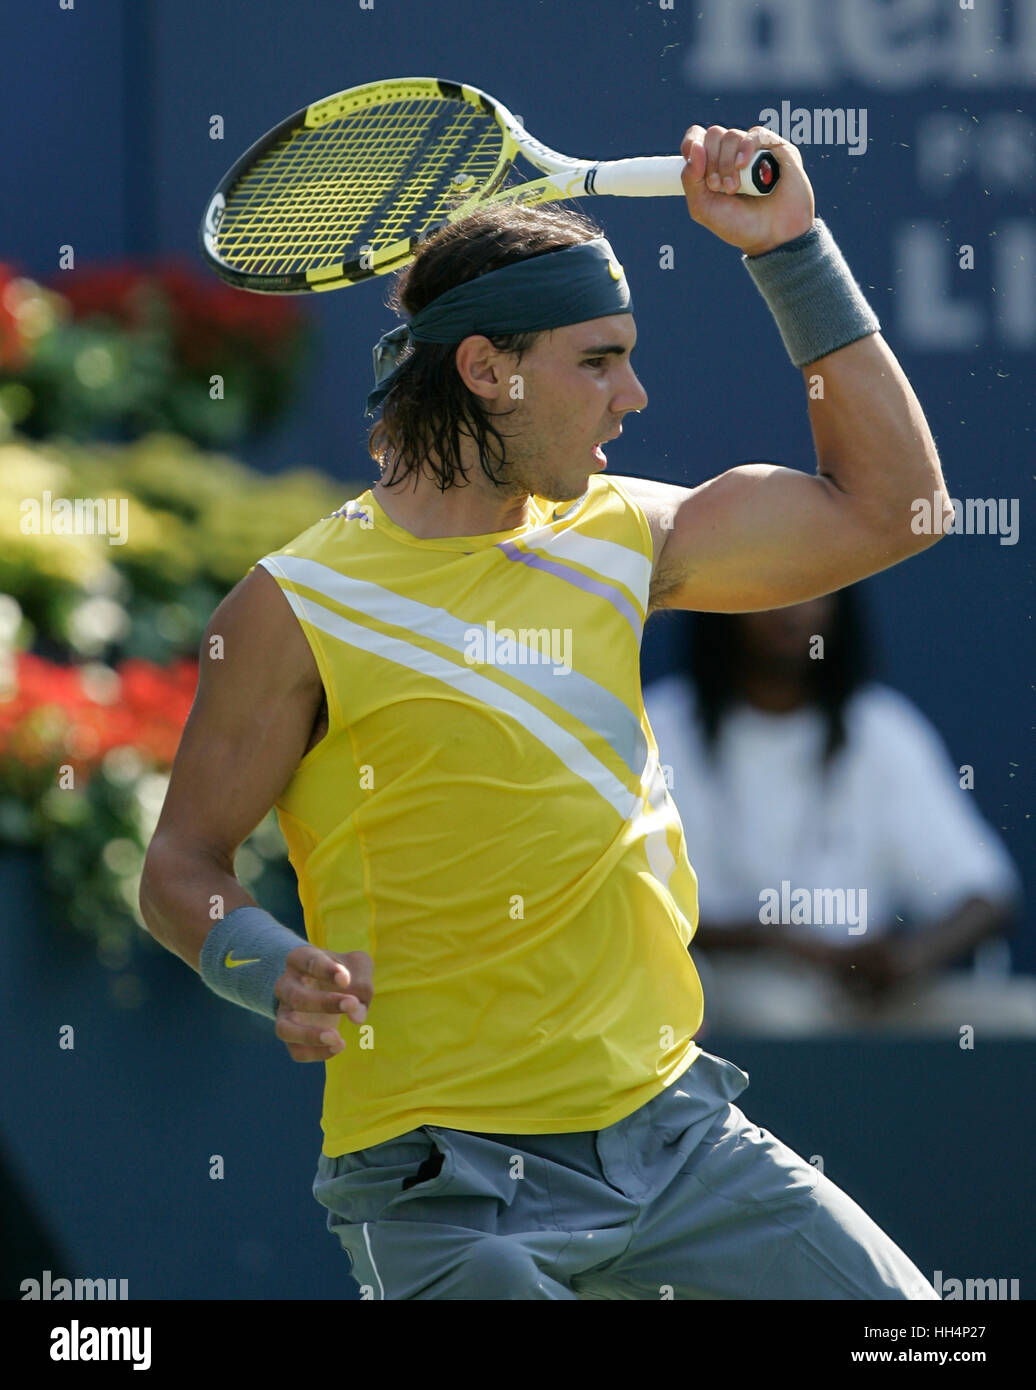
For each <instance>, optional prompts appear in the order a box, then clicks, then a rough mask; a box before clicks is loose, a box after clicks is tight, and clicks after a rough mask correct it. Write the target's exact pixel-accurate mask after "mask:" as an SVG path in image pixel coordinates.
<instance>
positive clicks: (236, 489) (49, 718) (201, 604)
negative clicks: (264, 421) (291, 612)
mask: <svg viewBox="0 0 1036 1390" xmlns="http://www.w3.org/2000/svg"><path fill="white" fill-rule="evenodd" d="M366 485H367V484H366V483H363V482H361V483H350V482H348V481H345V482H339V481H336V480H335V479H333V478H330V477H328V476H326V475H324V474H321V473H318V472H316V471H312V470H296V471H294V472H289V473H283V474H279V475H277V476H274V477H267V476H265V475H262V474H259V473H256V472H254V471H253V470H251V469H249V468H247V467H246V466H245V465H243V464H242V463H240V462H238V461H237V460H235V459H233V458H231V457H228V456H226V455H223V454H220V453H213V452H210V451H207V450H205V449H202V448H199V447H198V446H197V445H195V444H193V443H191V442H189V441H187V440H186V439H184V438H182V437H180V436H177V435H173V434H169V433H162V434H152V435H149V436H146V437H144V438H142V439H139V440H136V441H135V442H130V443H124V444H115V443H82V442H75V441H72V440H70V439H67V438H66V439H60V440H54V439H51V440H46V441H33V440H28V439H25V438H23V437H20V436H17V435H14V436H11V437H9V438H8V440H7V442H6V443H0V846H3V845H4V844H7V845H16V846H28V847H34V848H35V849H37V850H38V851H39V853H40V854H41V856H42V868H43V876H44V881H45V883H46V886H47V890H48V892H49V894H51V895H52V898H53V908H54V914H53V915H54V917H55V919H56V920H60V921H61V922H65V923H67V924H68V925H69V926H70V927H71V928H74V929H75V930H76V931H78V932H80V933H84V934H86V936H87V937H89V938H90V939H92V940H93V941H94V943H95V945H96V949H97V954H98V957H99V959H100V960H101V961H102V962H103V963H104V964H105V965H106V966H107V967H109V969H110V970H111V971H112V976H111V980H112V994H113V998H114V999H115V1000H116V1001H117V1002H120V1003H123V1004H129V1005H132V1004H136V1003H140V1002H142V1001H143V995H142V993H141V985H140V981H139V980H137V979H136V978H135V977H134V975H133V964H134V957H135V953H136V952H137V951H144V952H148V951H151V952H156V951H158V950H159V949H160V948H158V947H157V946H155V945H154V943H153V942H152V941H151V939H150V937H149V936H148V935H147V934H146V932H143V931H141V930H140V928H141V927H142V926H143V925H144V924H143V921H142V919H141V917H140V911H139V907H138V904H137V894H138V890H139V882H140V872H141V868H142V865H143V859H144V853H145V849H146V847H147V844H148V842H149V840H150V838H151V835H152V834H153V831H154V827H155V824H156V822H157V819H158V815H159V812H160V810H161V806H162V802H163V799H164V796H165V790H166V786H167V784H168V777H169V769H170V767H171V764H172V761H173V758H174V755H175V752H176V748H177V745H178V743H179V739H180V735H181V733H182V730H183V725H184V722H185V720H186V718H187V715H188V713H189V710H190V707H191V703H192V701H193V699H194V693H195V689H196V684H197V673H198V652H199V644H200V641H201V638H202V635H203V633H204V629H205V626H206V624H207V623H208V620H209V618H210V617H211V615H212V612H213V610H214V608H215V607H216V606H217V604H218V603H219V601H220V600H221V598H222V597H223V596H224V595H225V594H226V593H227V592H228V591H229V590H230V589H231V588H232V587H233V586H234V585H235V584H236V583H237V582H238V580H239V579H241V578H242V577H243V576H244V574H245V573H247V571H248V569H249V568H250V567H251V566H252V565H253V564H254V563H255V562H256V560H258V559H259V558H260V557H261V556H262V555H264V554H266V553H267V552H269V551H271V550H275V549H277V548H278V547H280V546H281V545H283V544H284V543H285V542H286V541H288V540H290V539H291V538H292V537H293V536H295V535H297V534H298V533H299V532H301V531H303V530H305V529H306V528H307V527H308V526H311V525H312V524H313V523H314V522H315V521H317V520H318V519H319V518H320V517H322V516H326V515H328V514H329V513H330V512H332V511H334V510H335V509H336V508H337V507H339V506H340V505H341V503H342V502H343V501H344V500H345V499H346V498H348V497H351V496H355V495H356V493H357V492H359V491H362V490H363V488H364V487H365V486H366ZM47 492H49V493H50V494H51V497H52V498H58V499H60V498H68V499H77V498H78V499H94V498H104V499H107V500H108V502H109V504H110V503H111V501H112V499H114V501H115V502H116V503H118V504H119V505H120V506H121V505H122V504H124V515H125V520H126V529H125V543H124V544H111V543H110V539H111V538H110V537H109V536H107V535H104V534H100V535H97V534H68V535H66V534H46V531H45V529H44V530H43V531H41V532H40V533H37V531H38V530H39V528H34V527H33V526H31V525H26V523H25V518H26V516H27V515H28V513H27V510H26V508H27V503H28V502H34V503H37V504H38V503H39V502H40V499H41V498H43V497H44V495H45V494H46V493H47ZM235 870H236V873H237V875H238V877H239V879H240V881H241V882H242V883H243V884H244V885H245V886H246V887H247V888H248V889H249V891H250V892H251V893H252V894H253V896H255V897H256V898H257V900H258V901H260V902H262V904H263V906H264V907H266V908H267V909H268V910H269V911H271V912H273V913H274V914H275V915H282V920H288V921H291V920H292V917H293V916H294V918H295V920H296V921H297V922H298V923H299V924H301V917H300V915H299V908H298V898H297V888H296V884H295V876H294V873H293V871H292V870H291V867H290V865H289V863H288V861H287V851H286V846H285V844H284V840H283V837H282V836H281V833H280V828H279V826H278V824H277V820H276V815H275V813H274V812H273V811H272V810H271V811H270V813H269V814H268V815H267V817H266V818H265V819H264V821H263V822H262V824H261V825H260V826H258V827H257V829H256V830H255V831H254V832H253V834H252V835H251V836H250V837H249V838H248V839H247V840H246V841H245V843H244V844H243V845H242V847H241V849H240V850H239V851H238V855H237V860H236V864H235Z"/></svg>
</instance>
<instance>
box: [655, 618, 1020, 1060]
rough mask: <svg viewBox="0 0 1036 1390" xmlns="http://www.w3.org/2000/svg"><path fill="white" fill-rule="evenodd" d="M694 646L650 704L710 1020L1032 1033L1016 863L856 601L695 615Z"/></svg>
mask: <svg viewBox="0 0 1036 1390" xmlns="http://www.w3.org/2000/svg"><path fill="white" fill-rule="evenodd" d="M818 639H822V643H821V642H820V641H818ZM821 652H822V655H821ZM689 657H690V662H689V671H688V673H687V674H686V675H685V674H683V673H679V674H676V675H671V676H667V677H665V678H664V679H662V680H660V681H657V682H655V683H654V684H653V685H651V686H650V687H649V688H648V689H647V690H646V691H645V694H644V701H645V706H646V709H647V712H648V718H649V720H650V722H651V727H652V729H653V730H654V733H655V737H656V739H657V741H658V745H659V759H660V762H661V763H662V765H663V769H671V774H670V772H669V771H668V770H667V771H666V780H667V783H668V784H669V785H670V790H671V796H672V798H673V800H674V801H675V803H676V805H677V808H678V810H679V812H680V816H681V819H682V821H683V825H684V831H685V835H686V839H687V849H688V855H689V858H690V861H691V863H692V865H693V866H694V869H695V871H696V873H697V875H698V880H699V894H700V925H699V929H698V932H697V934H696V936H695V939H694V942H693V944H692V947H691V952H692V955H693V957H694V960H695V964H696V965H697V966H698V968H699V970H700V972H701V975H702V980H703V984H704V987H705V1027H706V1028H707V1029H708V1030H709V1031H730V1032H742V1033H756V1034H768V1035H771V1036H792V1035H796V1034H809V1033H817V1032H843V1031H855V1030H858V1029H873V1028H887V1029H890V1030H911V1031H915V1030H916V1031H926V1032H932V1031H935V1032H946V1031H952V1032H953V1033H954V1035H956V1034H957V1030H958V1029H959V1028H960V1027H961V1026H962V1025H965V1024H970V1025H972V1026H973V1027H974V1028H975V1029H976V1031H978V1032H985V1033H987V1034H988V1033H993V1032H996V1033H1001V1034H1003V1033H1010V1034H1028V1035H1033V1034H1036V980H1033V979H1030V978H1028V977H1025V976H1017V977H1012V976H1010V974H1009V969H1010V966H1009V959H1010V957H1009V951H1008V948H1007V945H1006V942H1005V941H1004V940H1003V933H1004V932H1005V930H1006V928H1007V926H1008V925H1009V924H1010V922H1011V920H1012V918H1013V917H1014V915H1015V913H1016V911H1017V909H1018V907H1019V905H1020V893H1021V885H1020V880H1019V876H1018V874H1017V871H1016V869H1015V867H1014V864H1013V863H1012V861H1011V859H1010V857H1009V855H1008V853H1007V851H1006V849H1005V847H1004V845H1003V844H1002V842H1001V840H1000V838H999V836H998V835H997V833H996V832H995V830H994V829H993V828H992V827H991V826H990V825H989V824H988V823H987V822H986V821H985V820H984V819H983V817H982V815H981V814H980V812H979V811H978V809H977V807H976V805H975V801H974V792H973V791H971V790H966V789H965V784H966V782H967V774H966V773H964V774H963V775H959V774H958V770H957V768H956V767H955V766H954V765H953V764H952V763H951V761H950V757H949V754H948V752H947V749H946V747H945V745H944V744H943V742H942V740H941V738H940V736H939V735H938V733H937V732H936V730H935V729H934V728H933V727H932V725H931V724H930V723H929V722H928V720H927V719H925V717H924V716H923V715H922V714H921V713H920V711H919V710H918V709H917V708H916V707H915V706H914V705H913V704H912V703H911V702H910V701H909V700H907V699H906V698H905V696H903V695H901V694H899V693H898V692H896V691H894V690H892V689H890V688H889V687H888V686H885V685H881V684H878V683H876V682H873V681H871V680H869V679H868V675H867V666H868V653H867V644H866V638H865V634H864V632H863V630H862V624H861V619H860V613H859V609H858V599H857V597H856V595H855V594H854V593H853V592H852V591H851V590H842V591H841V592H840V593H838V594H833V595H829V596H828V597H826V598H822V599H816V600H813V601H811V602H809V603H803V604H798V605H795V606H793V607H790V608H782V609H777V610H774V611H772V612H764V613H746V614H738V615H725V614H698V615H696V619H695V629H694V638H693V640H692V643H691V646H690V651H689ZM824 890H828V891H824ZM998 937H999V938H1000V939H999V940H996V939H995V938H998ZM976 948H977V949H976ZM962 963H970V964H971V968H970V969H969V970H960V969H957V970H954V969H951V968H950V967H952V966H954V965H958V966H959V965H961V964H962Z"/></svg>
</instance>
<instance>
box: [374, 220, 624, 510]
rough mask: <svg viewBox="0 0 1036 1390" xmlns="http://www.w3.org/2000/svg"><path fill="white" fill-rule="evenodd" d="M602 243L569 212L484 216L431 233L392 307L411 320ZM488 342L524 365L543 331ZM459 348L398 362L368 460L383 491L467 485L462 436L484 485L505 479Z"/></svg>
mask: <svg viewBox="0 0 1036 1390" xmlns="http://www.w3.org/2000/svg"><path fill="white" fill-rule="evenodd" d="M601 235H602V233H601V229H600V228H599V227H598V226H597V225H596V223H595V222H593V221H592V220H591V219H590V218H589V217H586V216H585V215H584V214H582V213H579V212H573V211H570V210H569V209H567V208H559V207H525V206H522V205H521V204H513V205H504V206H501V207H488V208H482V209H480V210H479V211H477V212H474V213H472V214H471V216H470V217H465V218H463V219H462V220H461V221H459V222H454V223H451V224H450V225H449V226H447V227H444V228H442V229H440V230H439V231H437V232H435V233H433V235H432V236H430V237H429V238H428V240H427V241H426V242H424V243H423V244H422V246H421V247H420V249H419V250H418V252H417V254H416V256H415V258H414V260H413V261H412V262H411V264H410V265H409V266H408V267H407V269H406V270H404V271H403V272H402V274H401V275H400V276H399V278H398V279H397V281H396V283H395V284H394V286H393V288H392V292H391V295H390V298H389V305H390V307H391V308H393V309H395V310H396V311H397V312H399V313H402V314H405V315H406V316H407V317H412V316H413V315H414V314H416V313H418V312H419V311H420V310H421V309H423V308H424V307H425V306H426V305H428V304H430V303H431V302H432V300H433V299H437V298H438V297H439V295H441V294H445V293H446V291H447V290H450V289H453V287H454V286H455V285H462V284H465V283H466V282H467V281H469V280H475V279H477V278H478V276H480V275H485V274H487V273H488V272H489V271H491V270H499V269H501V268H502V267H503V266H505V265H511V264H513V263H514V262H516V261H523V260H528V259H531V258H532V257H533V256H543V255H546V254H547V253H548V252H549V251H560V250H562V249H563V248H564V247H566V246H577V245H578V244H579V243H580V242H583V241H591V240H593V238H594V237H598V236H601ZM544 331H545V330H544ZM486 337H488V338H489V340H490V342H491V343H492V344H493V346H494V347H495V348H499V349H500V350H501V351H503V352H510V353H514V354H515V356H516V358H517V360H518V361H519V362H520V361H521V359H522V356H523V355H524V354H525V353H526V352H528V350H529V349H530V348H531V347H532V346H533V344H534V343H535V342H536V341H537V340H538V339H539V338H540V337H542V332H536V333H531V332H530V333H508V334H506V335H498V336H492V335H490V334H486ZM457 347H458V344H457V343H415V344H413V346H412V347H411V349H410V350H409V352H408V353H407V354H406V355H405V356H404V358H403V359H402V361H403V364H404V366H403V370H402V372H401V373H400V376H399V379H398V380H397V382H396V384H395V385H394V386H393V388H392V390H391V391H390V392H389V394H388V395H387V396H386V397H385V400H384V401H383V403H382V413H381V419H380V420H379V421H378V422H377V423H376V424H375V425H374V426H373V427H372V428H371V431H370V434H369V436H368V441H367V447H368V450H369V452H370V455H371V458H373V459H374V460H375V462H376V463H377V464H378V466H379V468H380V469H381V471H382V479H381V482H382V485H383V486H385V487H391V486H392V485H393V484H395V483H396V482H402V481H404V480H405V479H406V478H407V477H408V476H409V475H410V474H411V473H414V474H415V475H418V474H419V473H420V471H421V469H422V468H425V469H427V471H428V473H429V474H430V476H431V477H432V478H434V479H435V481H436V482H437V483H438V485H439V488H440V490H441V491H442V492H445V491H446V489H447V488H448V487H453V486H454V485H455V484H456V483H457V478H458V474H459V475H460V477H461V478H463V479H465V480H466V479H467V473H466V472H465V469H464V466H463V464H462V463H461V456H460V441H461V438H462V436H464V437H467V438H469V439H473V440H474V442H475V445H476V447H477V449H478V457H479V462H480V463H481V465H482V471H483V472H484V473H485V475H486V477H487V478H489V479H490V481H491V482H493V483H494V484H496V485H497V486H500V485H501V484H502V483H503V482H505V481H506V480H505V479H504V478H502V477H501V476H500V475H499V473H497V472H495V471H494V469H495V468H500V469H502V468H503V467H504V465H505V464H506V462H507V457H506V448H505V444H504V437H503V436H502V435H501V434H500V432H499V430H498V429H497V428H496V425H495V424H494V417H491V416H490V415H489V414H488V412H487V411H486V409H485V407H484V406H483V403H482V401H481V400H479V398H478V397H477V396H475V395H473V394H472V393H471V392H470V391H469V390H468V388H467V387H466V386H465V385H464V382H463V381H462V380H461V378H460V375H459V373H458V371H457V366H456V354H457ZM508 413H509V412H508ZM386 470H389V471H388V474H387V476H386ZM397 474H398V476H397Z"/></svg>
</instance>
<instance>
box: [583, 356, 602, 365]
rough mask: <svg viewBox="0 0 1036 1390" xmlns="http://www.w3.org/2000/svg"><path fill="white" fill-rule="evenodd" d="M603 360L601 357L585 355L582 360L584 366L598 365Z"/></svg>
mask: <svg viewBox="0 0 1036 1390" xmlns="http://www.w3.org/2000/svg"><path fill="white" fill-rule="evenodd" d="M603 362H604V358H603V357H587V358H586V359H585V361H584V362H583V366H584V367H599V366H600V365H601V364H602V363H603Z"/></svg>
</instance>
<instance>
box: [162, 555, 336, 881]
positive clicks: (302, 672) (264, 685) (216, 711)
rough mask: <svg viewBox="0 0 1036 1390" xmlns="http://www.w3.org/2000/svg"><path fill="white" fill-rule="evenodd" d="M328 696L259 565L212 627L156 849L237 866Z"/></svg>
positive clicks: (224, 605) (229, 597)
mask: <svg viewBox="0 0 1036 1390" xmlns="http://www.w3.org/2000/svg"><path fill="white" fill-rule="evenodd" d="M322 695H323V687H322V684H321V681H320V675H319V671H318V669H317V666H316V662H315V660H314V658H313V654H312V652H311V651H310V649H309V644H308V642H307V641H306V638H305V635H304V633H303V632H302V629H301V628H300V627H299V624H298V620H297V619H296V618H295V615H294V614H293V613H292V611H291V608H290V606H289V604H288V603H287V601H286V599H285V597H284V595H283V594H282V593H281V592H280V591H279V588H278V585H277V583H276V581H275V580H274V579H273V577H272V576H271V575H270V574H269V573H268V572H267V571H266V570H265V569H263V568H262V567H261V566H259V567H257V568H256V569H255V570H253V571H252V573H251V574H249V575H248V576H247V577H246V578H245V579H243V580H242V581H241V582H240V584H238V585H237V587H236V588H235V589H234V590H232V592H231V593H230V594H228V595H227V597H226V598H225V599H224V600H223V602H222V603H221V604H220V605H219V607H218V608H217V609H216V610H215V612H214V613H213V615H212V618H211V619H210V620H209V624H208V627H207V628H206V632H205V637H204V639H203V641H202V648H201V661H200V672H199V679H198V690H197V694H196V696H195V700H194V704H193V706H192V708H191V713H190V715H189V717H188V720H187V723H186V726H185V728H184V732H183V737H182V739H181V741H180V747H179V749H178V751H177V754H176V760H175V762H174V764H173V770H172V774H171V777H170V781H169V788H168V791H167V794H166V799H165V804H164V805H163V807H162V813H161V816H160V818H159V821H158V825H157V828H156V831H155V842H165V843H172V842H175V843H176V844H177V846H178V847H180V848H191V849H197V850H198V851H200V852H202V853H204V854H206V855H208V856H209V857H211V858H213V859H215V860H218V861H219V862H221V863H224V864H226V865H227V866H228V867H229V866H231V865H232V862H233V856H234V853H235V851H236V849H237V848H238V846H239V845H240V844H241V842H242V841H243V840H245V839H246V838H247V836H248V835H249V834H251V832H252V831H253V830H254V829H255V827H256V826H257V825H258V824H259V822H260V821H261V820H262V819H263V817H264V816H265V815H266V814H267V812H268V811H269V810H270V808H271V806H272V805H273V804H274V802H275V801H276V800H277V798H278V796H279V795H280V793H281V792H282V791H283V789H284V787H285V786H286V785H287V784H288V782H289V781H290V779H291V776H292V774H293V772H294V770H295V768H296V767H297V766H298V764H299V762H300V761H301V759H302V756H303V754H304V752H305V748H306V744H307V742H308V740H309V736H310V733H311V731H312V728H313V722H314V718H315V716H316V713H317V710H318V709H319V707H320V703H321V699H322Z"/></svg>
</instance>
